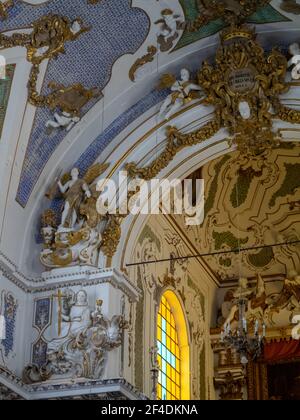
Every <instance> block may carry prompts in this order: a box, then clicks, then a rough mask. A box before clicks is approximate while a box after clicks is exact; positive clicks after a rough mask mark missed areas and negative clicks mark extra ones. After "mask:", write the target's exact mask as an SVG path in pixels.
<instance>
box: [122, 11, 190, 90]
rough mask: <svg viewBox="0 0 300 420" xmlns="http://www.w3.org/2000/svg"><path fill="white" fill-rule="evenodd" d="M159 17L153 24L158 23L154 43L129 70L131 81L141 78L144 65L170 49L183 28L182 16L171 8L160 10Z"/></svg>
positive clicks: (143, 74) (143, 73) (144, 70)
mask: <svg viewBox="0 0 300 420" xmlns="http://www.w3.org/2000/svg"><path fill="white" fill-rule="evenodd" d="M160 13H161V16H160V19H158V20H157V21H156V22H154V23H155V25H158V31H157V33H156V45H149V46H148V47H147V54H145V55H143V56H142V57H140V58H138V59H137V60H136V61H135V62H134V63H133V65H132V66H131V68H130V70H129V78H130V80H131V81H132V82H135V81H137V80H140V79H142V78H143V77H144V76H145V74H146V65H147V64H149V63H152V62H153V61H154V59H155V57H157V55H158V54H160V53H166V52H169V51H171V50H172V48H173V47H174V46H175V44H176V42H177V41H178V40H179V34H180V31H182V30H184V28H185V22H184V18H183V17H182V16H180V15H177V14H176V13H174V12H173V10H171V9H163V10H161V12H160Z"/></svg>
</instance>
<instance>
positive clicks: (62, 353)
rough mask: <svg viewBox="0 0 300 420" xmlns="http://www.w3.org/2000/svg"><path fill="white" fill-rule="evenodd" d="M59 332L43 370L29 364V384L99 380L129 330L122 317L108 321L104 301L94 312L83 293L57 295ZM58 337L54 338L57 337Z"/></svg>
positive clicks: (25, 378) (81, 291)
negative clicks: (110, 356) (125, 331)
mask: <svg viewBox="0 0 300 420" xmlns="http://www.w3.org/2000/svg"><path fill="white" fill-rule="evenodd" d="M58 297H59V298H63V302H60V304H59V305H58V321H57V323H56V327H57V328H56V329H57V333H56V334H54V333H53V331H52V332H51V331H50V332H49V335H51V334H52V335H53V337H51V339H50V341H49V343H48V350H47V356H46V362H45V364H44V366H42V367H41V368H39V367H37V366H35V365H29V366H27V367H26V368H25V370H24V373H23V379H24V381H25V382H26V383H35V382H43V381H46V380H49V379H51V380H63V379H70V378H90V379H100V378H101V377H102V375H103V371H104V368H105V362H106V360H107V353H108V352H109V351H111V350H113V349H115V348H118V347H119V346H121V345H122V334H123V331H124V329H126V328H128V323H127V321H125V319H124V316H123V315H115V316H113V317H112V319H111V320H110V319H108V318H107V317H106V316H105V315H104V314H103V312H102V303H103V301H102V300H100V299H98V300H97V301H96V304H95V307H94V309H93V310H91V308H90V304H89V301H88V296H87V293H86V292H85V291H84V290H80V291H79V292H77V294H76V295H74V292H72V291H66V292H65V294H63V295H61V294H59V295H58ZM54 335H55V336H54Z"/></svg>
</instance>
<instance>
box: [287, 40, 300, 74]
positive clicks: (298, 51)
mask: <svg viewBox="0 0 300 420" xmlns="http://www.w3.org/2000/svg"><path fill="white" fill-rule="evenodd" d="M289 52H290V54H291V55H292V58H291V59H290V61H289V62H288V67H292V66H293V68H292V71H291V75H292V79H293V80H299V79H300V45H299V44H297V43H296V42H295V43H294V44H292V45H290V47H289Z"/></svg>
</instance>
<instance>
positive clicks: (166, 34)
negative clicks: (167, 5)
mask: <svg viewBox="0 0 300 420" xmlns="http://www.w3.org/2000/svg"><path fill="white" fill-rule="evenodd" d="M161 16H162V18H161V19H159V20H158V21H156V22H155V24H156V25H160V29H159V31H158V32H157V42H158V44H159V47H160V51H161V52H166V51H169V50H170V49H171V48H172V47H173V44H174V41H175V40H176V39H177V38H178V36H179V34H178V30H180V29H181V24H182V20H181V19H180V15H175V14H174V13H173V11H172V10H170V9H164V10H162V12H161Z"/></svg>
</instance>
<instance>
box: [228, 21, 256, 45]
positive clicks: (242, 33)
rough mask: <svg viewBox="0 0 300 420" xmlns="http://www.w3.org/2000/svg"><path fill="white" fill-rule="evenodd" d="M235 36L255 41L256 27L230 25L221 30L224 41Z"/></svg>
mask: <svg viewBox="0 0 300 420" xmlns="http://www.w3.org/2000/svg"><path fill="white" fill-rule="evenodd" d="M234 38H244V39H248V40H252V41H254V40H255V38H256V33H255V29H254V28H250V27H249V26H246V25H243V26H234V27H232V26H230V27H228V28H225V29H224V30H223V31H222V32H221V41H222V42H223V43H224V42H228V41H231V40H232V39H234Z"/></svg>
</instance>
